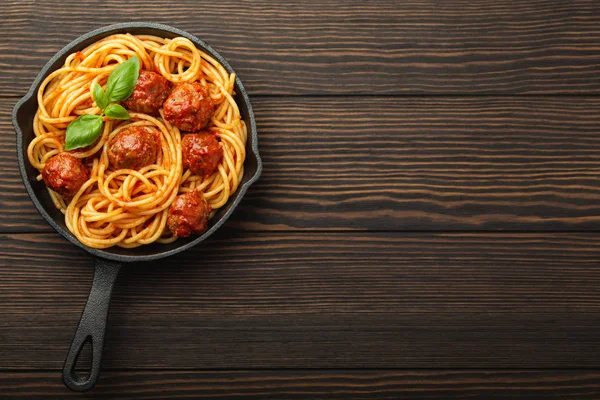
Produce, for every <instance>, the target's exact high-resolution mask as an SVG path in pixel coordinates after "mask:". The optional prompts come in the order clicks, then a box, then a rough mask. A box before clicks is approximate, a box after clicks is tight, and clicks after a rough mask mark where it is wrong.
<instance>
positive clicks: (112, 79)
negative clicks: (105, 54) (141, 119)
mask: <svg viewBox="0 0 600 400" xmlns="http://www.w3.org/2000/svg"><path fill="white" fill-rule="evenodd" d="M139 74H140V60H139V59H138V57H137V56H133V57H131V58H130V59H129V60H127V61H125V62H122V63H121V64H119V65H117V67H116V68H115V69H113V71H112V72H111V73H110V75H109V76H108V82H106V91H104V90H102V86H100V85H99V84H98V83H96V85H95V86H94V88H93V89H92V97H93V98H94V101H95V102H96V105H98V107H100V109H101V110H102V114H101V115H89V114H86V115H82V116H80V117H79V118H77V119H76V120H75V121H73V122H71V123H70V124H69V126H67V133H66V138H65V149H66V150H75V149H79V148H81V147H86V146H89V145H90V144H92V143H94V142H95V141H96V140H98V137H99V136H100V133H102V125H103V122H102V115H106V116H107V117H109V118H113V119H129V118H130V116H129V113H128V112H127V110H126V109H125V108H123V106H121V105H119V104H116V103H115V102H116V101H121V100H126V99H127V98H128V97H129V96H131V93H133V89H134V88H135V84H136V82H137V79H138V76H139ZM109 103H110V104H109Z"/></svg>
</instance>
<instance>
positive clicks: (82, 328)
mask: <svg viewBox="0 0 600 400" xmlns="http://www.w3.org/2000/svg"><path fill="white" fill-rule="evenodd" d="M126 32H129V33H131V34H149V35H156V36H160V37H168V38H172V37H176V36H183V37H186V38H188V39H190V40H191V41H192V42H193V43H195V44H196V46H197V47H198V48H200V49H202V50H204V51H205V52H206V53H208V54H210V55H211V56H212V57H214V58H215V59H217V60H219V62H220V63H221V64H222V65H223V66H224V67H225V68H226V69H227V70H228V71H229V72H230V73H232V72H233V70H232V68H231V66H230V65H229V64H228V63H227V61H225V59H223V57H221V56H220V55H219V54H218V53H217V52H216V51H214V50H213V49H212V48H211V47H210V46H208V45H207V44H206V43H204V42H203V41H202V40H200V39H198V38H196V37H194V36H192V35H190V34H189V33H187V32H184V31H182V30H179V29H176V28H173V27H170V26H167V25H160V24H153V23H145V22H132V23H123V24H118V25H111V26H107V27H104V28H100V29H97V30H95V31H92V32H89V33H87V34H85V35H83V36H81V37H79V38H78V39H76V40H74V41H73V42H71V43H69V44H68V45H67V46H65V47H64V48H63V49H62V50H61V51H59V52H58V53H57V54H56V55H55V56H54V57H53V58H52V59H51V60H50V61H49V62H48V63H47V64H46V66H45V67H44V68H43V69H42V71H41V72H40V73H39V75H38V76H37V78H36V79H35V81H34V82H33V85H32V86H31V88H30V89H29V92H27V94H26V95H25V97H23V98H22V99H21V100H20V101H19V102H18V103H17V104H16V106H15V108H14V110H13V114H12V121H13V125H14V127H15V130H16V132H17V155H18V159H19V168H20V170H21V175H22V177H23V182H24V184H25V188H26V189H27V193H29V197H31V201H33V204H34V205H35V207H36V208H37V209H38V211H39V212H40V214H42V216H43V217H44V218H45V219H46V221H48V223H49V224H50V225H52V227H53V228H54V229H56V231H57V232H58V233H60V234H61V235H62V236H63V237H65V238H66V239H67V240H69V241H70V242H71V243H73V244H74V245H76V246H79V247H81V248H82V249H84V250H85V251H87V252H88V253H90V254H91V255H92V256H93V257H94V259H95V270H94V280H93V283H92V289H91V291H90V295H89V297H88V300H87V303H86V305H85V308H84V310H83V313H82V315H81V320H80V321H79V325H78V326H77V331H76V332H75V336H74V337H73V342H72V344H71V347H70V349H69V352H68V353H67V358H66V360H65V365H64V368H63V382H64V383H65V385H66V386H67V387H68V388H69V389H71V390H75V391H87V390H90V389H91V388H93V387H94V385H95V384H96V381H97V380H98V374H99V372H100V364H101V361H102V349H103V346H104V335H105V332H106V320H107V317H108V309H109V304H110V296H111V293H112V289H113V285H114V282H115V280H116V277H117V275H118V273H119V269H120V268H121V265H123V264H126V263H130V262H140V261H151V260H158V259H160V258H165V257H168V256H171V255H173V254H176V253H180V252H182V251H184V250H187V249H189V248H190V247H192V246H195V245H197V244H198V243H200V242H202V241H203V240H204V239H206V238H207V237H209V236H210V235H212V234H213V232H215V231H216V230H217V229H219V227H220V226H221V225H223V223H224V222H225V220H227V218H228V217H229V216H230V215H231V213H232V212H233V210H234V209H235V208H236V207H237V205H238V204H239V202H240V201H241V200H242V197H243V196H244V193H246V190H247V189H248V187H249V186H250V185H251V184H252V183H253V182H254V181H256V180H257V179H258V177H259V175H260V173H261V170H262V163H261V160H260V156H259V154H258V136H257V132H256V123H255V120H254V114H253V112H252V106H251V105H250V99H249V98H248V94H247V93H246V90H245V89H244V86H243V85H242V82H241V81H240V79H239V78H237V79H236V82H235V92H236V96H235V100H236V102H237V103H238V105H239V107H240V112H241V115H242V118H243V120H244V121H245V122H246V126H247V127H248V130H249V132H248V141H247V144H246V152H247V155H246V161H245V163H244V176H243V178H242V182H241V184H240V185H239V187H238V189H237V191H236V192H235V193H234V194H233V195H232V196H231V198H230V199H229V201H228V203H227V204H226V205H225V206H224V207H223V208H221V209H219V210H218V211H217V213H216V215H215V216H214V217H213V218H212V219H211V220H210V221H209V226H208V229H207V230H206V232H204V234H202V236H199V237H196V238H188V239H178V240H177V241H176V242H174V243H171V244H153V245H147V246H141V247H138V248H135V249H122V248H119V247H114V248H109V249H104V250H98V249H92V248H90V247H87V246H85V245H83V244H81V243H80V242H79V241H78V240H77V239H76V238H75V236H73V235H72V234H71V233H70V232H69V230H68V229H67V227H66V226H65V222H64V216H63V214H62V213H61V212H60V211H59V210H57V209H56V207H55V206H54V204H53V202H52V200H51V198H50V196H49V194H48V191H47V190H46V187H45V185H44V183H43V182H38V181H37V180H36V179H35V178H36V176H37V175H38V171H37V170H36V169H35V168H33V167H32V166H31V165H30V164H29V161H28V159H27V145H28V144H29V142H30V141H31V140H32V139H33V137H34V133H33V116H34V114H35V112H36V110H37V106H38V103H37V98H36V94H37V91H38V88H39V86H40V84H41V83H42V81H43V80H44V79H45V78H46V76H48V74H50V73H51V72H52V71H55V70H56V69H58V68H60V67H61V66H62V65H63V63H64V61H65V59H66V58H67V56H68V55H69V54H71V53H73V52H76V51H78V50H82V49H83V48H85V47H86V46H88V45H90V44H91V43H93V42H95V41H97V40H99V39H102V38H104V37H106V36H109V35H112V34H115V33H126ZM86 343H90V344H91V346H92V363H91V367H90V371H89V374H88V375H87V376H82V375H79V374H78V373H77V372H76V371H75V364H76V363H77V358H78V357H79V354H80V353H81V350H82V348H83V347H84V345H85V344H86Z"/></svg>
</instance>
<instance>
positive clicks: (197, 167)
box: [181, 132, 223, 177]
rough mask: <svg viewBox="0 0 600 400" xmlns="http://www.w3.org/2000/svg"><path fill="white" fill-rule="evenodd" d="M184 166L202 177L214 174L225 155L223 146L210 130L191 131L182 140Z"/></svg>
mask: <svg viewBox="0 0 600 400" xmlns="http://www.w3.org/2000/svg"><path fill="white" fill-rule="evenodd" d="M181 152H182V153H183V167H184V168H189V169H191V170H192V172H193V173H195V174H197V175H200V176H202V177H207V176H210V175H212V174H213V173H214V172H215V171H216V170H217V167H218V166H219V162H220V161H221V158H222V157H223V146H222V145H221V143H219V142H218V141H217V139H216V138H215V135H212V134H210V133H208V132H199V133H190V134H187V135H184V136H183V139H182V140H181Z"/></svg>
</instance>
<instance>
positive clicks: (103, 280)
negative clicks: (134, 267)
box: [63, 258, 121, 392]
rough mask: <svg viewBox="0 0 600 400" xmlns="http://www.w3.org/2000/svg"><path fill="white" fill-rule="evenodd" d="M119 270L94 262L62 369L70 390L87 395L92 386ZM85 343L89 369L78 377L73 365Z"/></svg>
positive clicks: (115, 267)
mask: <svg viewBox="0 0 600 400" xmlns="http://www.w3.org/2000/svg"><path fill="white" fill-rule="evenodd" d="M120 268H121V264H120V263H115V262H110V261H106V260H103V259H100V258H96V260H95V266H94V281H93V282H92V289H91V291H90V295H89V297H88V299H87V303H86V304H85V309H84V310H83V313H82V314H81V319H80V320H79V325H78V326H77V331H76V332H75V336H74V337H73V342H72V343H71V348H70V349H69V353H68V354H67V359H66V360H65V365H64V367H63V382H64V384H65V385H66V386H67V387H68V388H69V389H71V390H73V391H76V392H87V391H88V390H90V389H92V388H93V387H94V385H95V384H96V381H97V380H98V374H99V373H100V364H101V362H102V349H103V348H104V334H105V333H106V320H107V319H108V308H109V305H110V296H111V294H112V290H113V286H114V283H115V280H116V278H117V275H118V274H119V269H120ZM86 343H90V345H91V346H92V366H91V368H90V371H89V374H88V375H87V376H84V377H82V376H81V375H79V374H78V373H77V372H76V371H75V366H76V364H77V359H78V358H79V354H80V353H81V350H82V349H83V347H84V345H85V344H86Z"/></svg>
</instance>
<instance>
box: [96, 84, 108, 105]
mask: <svg viewBox="0 0 600 400" xmlns="http://www.w3.org/2000/svg"><path fill="white" fill-rule="evenodd" d="M92 94H93V95H94V101H95V102H96V105H97V106H98V107H100V109H101V110H104V109H105V108H106V106H107V105H108V96H106V93H105V92H104V90H102V86H100V84H98V83H96V86H94V91H93V92H92Z"/></svg>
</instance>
